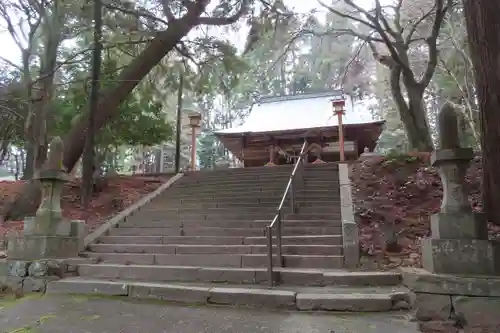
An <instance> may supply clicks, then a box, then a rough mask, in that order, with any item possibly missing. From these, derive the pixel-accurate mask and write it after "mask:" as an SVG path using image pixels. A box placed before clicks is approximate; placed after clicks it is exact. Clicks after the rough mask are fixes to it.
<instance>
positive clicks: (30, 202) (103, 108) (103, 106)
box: [4, 2, 207, 220]
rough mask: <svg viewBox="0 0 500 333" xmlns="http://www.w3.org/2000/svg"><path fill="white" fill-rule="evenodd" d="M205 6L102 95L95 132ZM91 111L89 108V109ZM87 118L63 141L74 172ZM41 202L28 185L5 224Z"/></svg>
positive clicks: (172, 27) (162, 35)
mask: <svg viewBox="0 0 500 333" xmlns="http://www.w3.org/2000/svg"><path fill="white" fill-rule="evenodd" d="M206 6H207V3H206V2H203V4H202V5H199V6H196V7H195V9H193V10H190V11H188V12H187V13H186V15H184V16H183V17H182V18H180V19H178V20H175V21H173V22H171V23H170V24H169V26H168V28H167V29H166V30H165V31H162V32H159V33H158V35H157V37H156V38H154V39H153V40H152V41H151V42H150V44H149V45H148V46H147V47H146V49H145V50H144V51H143V52H142V53H141V54H140V55H139V56H138V57H137V58H135V59H134V60H133V61H132V62H131V63H130V65H129V66H127V68H125V69H124V70H123V71H122V72H121V73H120V75H119V76H118V78H117V79H116V81H117V82H120V84H119V85H117V86H116V87H113V88H110V89H109V90H107V91H104V92H103V93H102V97H101V99H100V101H99V105H98V107H97V112H96V115H95V119H94V131H95V133H97V131H98V130H99V129H100V128H101V127H102V126H104V125H105V124H106V123H108V122H109V121H111V120H113V119H114V118H116V116H118V114H119V113H118V111H119V110H118V106H119V105H120V104H121V103H122V102H123V101H124V100H125V99H126V97H127V96H128V95H129V94H130V93H131V92H132V90H134V88H135V87H136V86H137V85H138V84H139V82H140V81H141V80H142V79H143V78H144V77H145V76H146V75H147V74H148V73H149V72H150V71H151V69H153V68H154V67H155V66H156V65H157V64H158V63H159V62H160V61H161V60H162V59H163V57H165V55H167V54H168V53H169V52H170V51H171V50H172V49H173V48H174V47H175V45H177V43H179V41H180V40H181V39H182V38H184V36H186V35H187V34H188V33H189V32H190V31H191V29H193V27H195V26H196V25H197V24H198V18H199V17H200V15H201V14H202V13H203V12H204V11H205V7H206ZM87 109H88V108H87ZM86 125H87V117H81V118H80V120H79V121H78V123H76V124H75V125H74V126H73V127H72V128H71V130H70V132H69V133H68V135H67V136H66V138H65V139H64V157H63V165H64V167H65V168H66V170H67V172H71V170H72V169H73V167H74V166H75V164H76V163H77V162H78V160H79V158H80V156H81V154H82V151H83V147H84V145H85V135H86V127H87V126H86ZM39 200H40V185H39V184H37V183H36V182H29V183H28V184H27V185H26V186H25V187H24V189H23V192H22V194H21V195H20V196H19V197H18V198H17V199H16V200H15V201H14V202H13V203H12V205H11V206H10V207H9V209H8V210H7V213H6V214H5V216H4V219H5V220H8V219H11V220H12V219H20V218H23V217H24V216H27V215H28V214H30V213H33V212H34V211H35V210H36V207H37V206H38V203H39Z"/></svg>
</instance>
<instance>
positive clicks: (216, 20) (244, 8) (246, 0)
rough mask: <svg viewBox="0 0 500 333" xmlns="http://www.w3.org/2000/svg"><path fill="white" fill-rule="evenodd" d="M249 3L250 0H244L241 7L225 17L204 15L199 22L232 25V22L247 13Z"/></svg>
mask: <svg viewBox="0 0 500 333" xmlns="http://www.w3.org/2000/svg"><path fill="white" fill-rule="evenodd" d="M249 5H250V0H242V1H241V4H240V8H239V9H238V11H237V12H236V13H234V14H233V15H231V16H225V17H207V16H202V17H200V18H199V19H198V24H202V25H230V24H233V23H236V22H237V21H238V20H239V19H240V17H242V16H243V15H245V13H246V11H247V9H248V6H249Z"/></svg>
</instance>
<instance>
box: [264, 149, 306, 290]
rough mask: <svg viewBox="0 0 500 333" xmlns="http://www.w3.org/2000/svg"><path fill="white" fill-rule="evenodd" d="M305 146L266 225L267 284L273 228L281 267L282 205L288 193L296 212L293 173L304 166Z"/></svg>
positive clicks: (272, 272) (270, 280)
mask: <svg viewBox="0 0 500 333" xmlns="http://www.w3.org/2000/svg"><path fill="white" fill-rule="evenodd" d="M306 147H307V141H304V144H303V145H302V148H301V150H300V154H299V158H298V159H297V161H296V162H295V165H294V167H293V171H292V174H291V175H290V179H289V180H288V183H287V185H286V188H285V192H284V193H283V196H282V198H281V202H280V204H279V206H278V210H277V211H276V215H275V216H274V219H273V221H272V222H271V224H269V225H268V226H267V227H266V237H267V259H268V263H267V273H268V277H269V285H270V286H273V285H274V270H273V266H274V265H273V228H274V227H276V255H277V257H278V265H279V267H283V254H282V246H281V245H282V235H281V234H282V231H283V223H282V212H283V207H284V205H285V201H286V197H287V195H289V194H290V206H291V208H292V213H295V212H296V209H297V207H296V205H295V189H296V185H297V184H296V183H295V184H294V181H295V175H296V174H297V172H298V170H299V168H300V167H302V168H303V166H304V156H305V155H306Z"/></svg>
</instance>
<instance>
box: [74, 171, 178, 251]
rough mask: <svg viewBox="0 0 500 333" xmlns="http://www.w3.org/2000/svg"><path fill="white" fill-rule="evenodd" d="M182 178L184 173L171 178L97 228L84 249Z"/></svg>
mask: <svg viewBox="0 0 500 333" xmlns="http://www.w3.org/2000/svg"><path fill="white" fill-rule="evenodd" d="M182 176H184V174H183V173H178V174H176V175H175V176H173V177H172V178H170V179H169V180H168V181H167V182H166V183H165V184H163V185H161V186H160V187H158V188H157V189H156V190H154V191H153V192H151V193H149V194H148V195H146V196H144V197H142V198H141V199H140V200H139V201H137V202H135V203H133V204H132V205H130V206H128V207H127V208H125V209H124V210H122V211H121V212H120V213H118V214H117V215H115V216H113V217H112V218H111V219H109V220H108V221H106V222H105V223H104V224H103V225H101V226H100V227H99V228H97V229H96V230H94V231H93V232H92V233H91V234H89V235H88V236H87V237H85V240H84V241H83V245H84V247H85V248H86V247H87V246H88V245H89V244H91V243H93V242H95V241H96V240H97V239H98V238H99V237H101V236H103V235H105V234H106V233H107V232H108V231H109V230H110V229H111V228H113V227H114V226H116V225H117V224H118V223H120V222H121V221H123V220H125V219H126V218H127V217H129V216H131V215H132V214H134V213H135V212H136V211H138V210H139V209H141V208H142V207H143V206H144V205H146V204H148V203H149V202H150V201H151V200H153V199H154V198H156V197H157V196H159V195H160V194H162V193H163V192H164V191H165V190H167V189H168V188H169V187H170V186H172V185H173V184H174V183H175V182H176V181H178V180H179V179H181V178H182Z"/></svg>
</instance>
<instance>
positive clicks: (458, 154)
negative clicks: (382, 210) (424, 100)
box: [404, 104, 500, 327]
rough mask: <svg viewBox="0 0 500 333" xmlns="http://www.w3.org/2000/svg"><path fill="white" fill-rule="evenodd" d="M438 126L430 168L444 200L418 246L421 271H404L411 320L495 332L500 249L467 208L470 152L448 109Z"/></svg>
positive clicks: (499, 301)
mask: <svg viewBox="0 0 500 333" xmlns="http://www.w3.org/2000/svg"><path fill="white" fill-rule="evenodd" d="M438 121H439V134H440V147H439V149H437V150H436V151H434V152H433V154H432V155H431V164H432V165H433V166H434V167H435V168H437V170H438V172H439V175H440V177H441V181H442V184H443V200H442V204H441V209H440V212H438V213H436V214H433V215H432V216H431V236H430V237H428V238H425V239H424V240H423V243H422V265H423V269H406V270H405V271H404V281H405V284H406V285H407V286H408V287H409V288H410V289H412V291H413V292H414V293H415V294H416V303H415V305H416V309H417V312H416V317H417V319H418V320H420V321H422V322H436V321H438V322H449V321H453V320H455V321H456V320H458V318H460V320H459V321H460V325H462V326H463V325H468V326H470V327H474V326H476V325H480V326H481V325H482V326H481V327H497V326H496V325H500V318H499V317H498V315H493V313H492V309H494V311H497V313H500V247H499V244H498V243H497V242H493V241H490V240H488V229H487V221H486V219H485V217H484V215H483V214H482V213H477V212H473V211H472V209H471V207H470V205H469V202H468V195H467V192H466V190H465V186H464V183H465V175H466V172H467V168H468V166H469V162H470V160H472V158H473V151H472V149H471V148H462V147H460V141H459V136H458V122H457V114H456V112H455V110H454V109H453V108H452V107H451V106H450V105H448V104H446V105H445V106H444V107H443V108H442V110H441V111H440V114H439V119H438ZM489 315H491V316H490V317H489V318H486V317H487V316H489ZM455 324H457V323H456V322H455ZM485 325H486V326H485ZM498 327H500V326H498Z"/></svg>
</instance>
